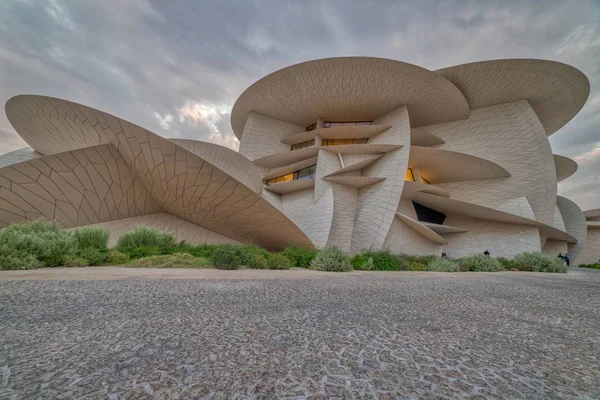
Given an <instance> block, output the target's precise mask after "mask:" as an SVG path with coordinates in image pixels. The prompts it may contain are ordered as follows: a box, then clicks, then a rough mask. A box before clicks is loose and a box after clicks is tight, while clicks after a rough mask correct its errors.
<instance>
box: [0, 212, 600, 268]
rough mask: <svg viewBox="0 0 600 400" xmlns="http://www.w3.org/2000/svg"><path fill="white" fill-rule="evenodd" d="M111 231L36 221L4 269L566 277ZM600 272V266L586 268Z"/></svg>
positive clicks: (17, 234)
mask: <svg viewBox="0 0 600 400" xmlns="http://www.w3.org/2000/svg"><path fill="white" fill-rule="evenodd" d="M108 238H109V232H108V230H107V229H104V228H80V229H77V230H75V231H73V232H66V231H63V230H61V229H60V228H59V227H58V226H57V225H56V223H54V222H49V221H43V220H36V221H28V222H24V223H20V224H13V225H10V226H8V227H6V228H3V229H0V270H2V269H3V270H17V269H36V268H47V267H57V266H65V267H85V266H102V265H121V266H129V267H151V268H173V267H178V268H218V269H224V270H235V269H238V268H254V269H281V270H286V269H290V268H292V267H297V268H310V269H314V270H319V271H333V272H345V271H352V270H366V271H435V272H461V271H475V272H496V271H506V270H510V271H533V272H563V273H564V272H567V268H566V266H565V265H564V263H563V262H562V261H561V260H560V259H558V258H557V257H554V256H551V255H547V254H543V253H539V252H531V253H523V254H519V255H518V256H516V257H514V258H513V259H506V258H492V257H488V256H485V255H483V254H474V255H471V256H468V257H463V258H460V259H457V260H454V259H449V258H442V257H438V256H431V255H429V256H414V255H408V254H392V253H391V252H389V251H385V250H383V251H371V250H365V251H362V252H360V253H359V254H356V255H354V256H353V257H350V256H349V255H348V254H346V253H344V252H343V251H342V250H340V249H338V248H336V247H325V248H323V249H320V250H311V249H303V248H298V247H294V246H290V247H287V248H285V249H284V250H283V251H281V252H269V251H267V250H265V249H262V248H260V247H258V246H255V245H251V244H249V245H231V244H225V245H215V244H200V245H194V244H190V243H186V242H176V240H175V239H174V237H173V236H172V235H170V234H168V233H164V232H160V231H159V230H157V229H151V228H147V227H138V228H136V229H135V230H133V231H130V232H126V233H124V234H123V235H121V237H120V238H119V240H118V242H117V244H116V245H115V246H114V248H109V247H108ZM586 267H588V268H597V269H600V264H594V265H593V266H586Z"/></svg>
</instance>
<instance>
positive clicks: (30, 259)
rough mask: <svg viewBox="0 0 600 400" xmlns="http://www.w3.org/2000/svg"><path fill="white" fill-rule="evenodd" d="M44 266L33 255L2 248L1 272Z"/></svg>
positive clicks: (5, 247)
mask: <svg viewBox="0 0 600 400" xmlns="http://www.w3.org/2000/svg"><path fill="white" fill-rule="evenodd" d="M43 266H44V264H42V262H41V261H40V260H38V259H37V258H35V256H34V255H32V254H25V253H17V252H15V251H14V250H13V249H10V248H9V247H8V246H6V245H3V246H0V270H14V269H36V268H42V267H43Z"/></svg>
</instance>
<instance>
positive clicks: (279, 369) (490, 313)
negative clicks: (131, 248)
mask: <svg viewBox="0 0 600 400" xmlns="http://www.w3.org/2000/svg"><path fill="white" fill-rule="evenodd" d="M171 272H172V273H175V274H176V271H175V272H173V270H171ZM288 273H289V274H293V271H291V272H288ZM0 278H1V276H0ZM0 398H1V399H13V398H14V399H24V398H40V399H42V398H43V399H48V398H77V399H81V398H90V399H91V398H94V399H95V398H109V399H138V398H153V399H154V398H156V399H161V398H164V399H186V398H187V399H196V398H215V399H230V398H231V399H236V398H264V399H271V398H300V399H304V398H315V399H321V398H350V399H351V398H356V399H372V398H382V399H386V398H389V399H396V398H401V399H403V398H406V399H412V398H428V399H429V398H440V399H445V398H468V399H485V398H490V399H500V398H511V399H521V398H526V399H558V398H561V399H562V398H579V399H590V398H600V271H593V270H572V271H570V272H569V274H566V275H564V274H562V275H559V274H556V275H550V274H538V275H535V276H532V275H531V274H522V273H521V274H520V273H497V274H493V273H487V274H452V275H444V274H438V275H412V274H403V273H397V274H385V275H378V274H377V273H369V274H360V275H343V274H340V275H335V276H334V277H329V276H328V277H326V278H323V277H322V276H312V277H311V276H306V277H304V278H302V279H297V278H295V279H289V278H286V276H285V274H282V275H278V277H277V278H275V279H229V280H223V279H148V278H143V279H141V278H131V277H129V278H124V279H119V280H3V279H0Z"/></svg>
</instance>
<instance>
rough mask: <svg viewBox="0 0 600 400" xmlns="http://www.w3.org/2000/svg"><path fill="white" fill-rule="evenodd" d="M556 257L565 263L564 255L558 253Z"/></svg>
mask: <svg viewBox="0 0 600 400" xmlns="http://www.w3.org/2000/svg"><path fill="white" fill-rule="evenodd" d="M556 257H558V258H560V259H561V260H563V261H565V256H563V255H562V253H558V255H557V256H556Z"/></svg>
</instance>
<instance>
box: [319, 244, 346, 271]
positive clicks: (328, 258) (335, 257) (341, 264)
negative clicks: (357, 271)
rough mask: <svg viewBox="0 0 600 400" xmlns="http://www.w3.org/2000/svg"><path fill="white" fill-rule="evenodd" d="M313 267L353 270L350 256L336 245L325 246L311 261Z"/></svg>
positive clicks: (328, 269)
mask: <svg viewBox="0 0 600 400" xmlns="http://www.w3.org/2000/svg"><path fill="white" fill-rule="evenodd" d="M310 265H311V268H313V269H316V270H319V271H334V272H344V271H352V264H351V263H350V257H348V255H347V254H346V253H344V252H343V251H342V250H340V249H338V248H337V247H335V246H331V247H325V248H324V249H322V250H321V251H319V252H318V253H317V256H316V257H315V259H314V260H313V261H312V262H311V264H310Z"/></svg>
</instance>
